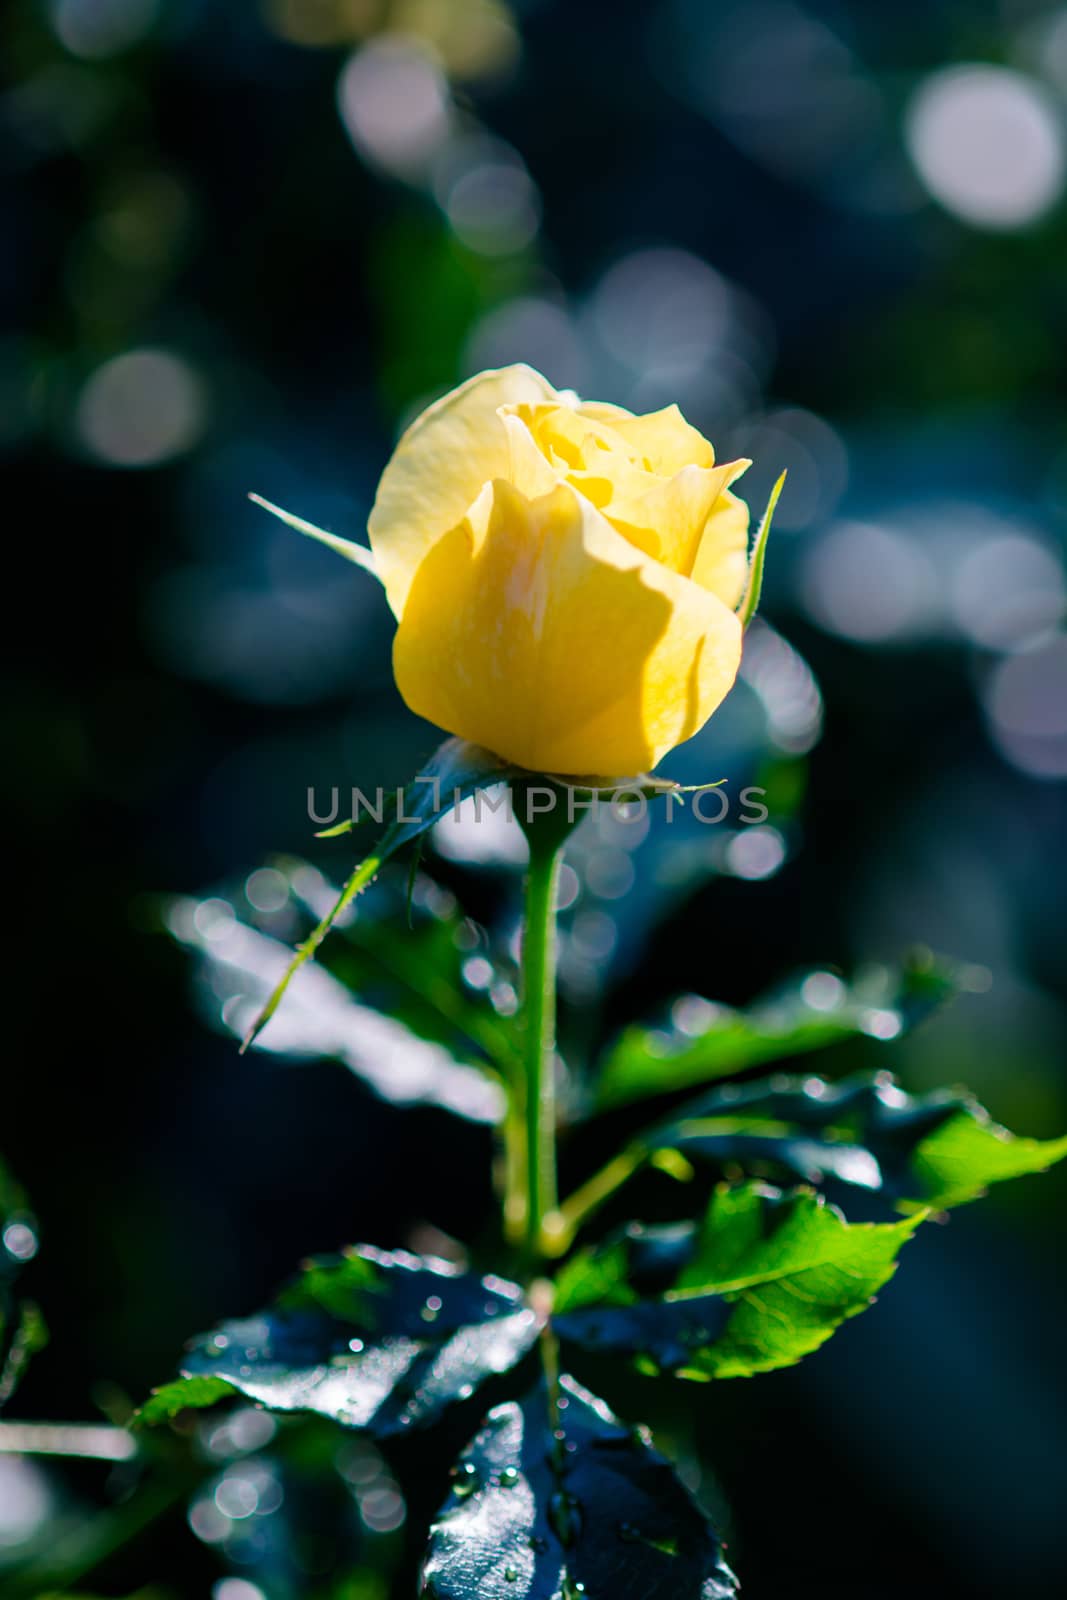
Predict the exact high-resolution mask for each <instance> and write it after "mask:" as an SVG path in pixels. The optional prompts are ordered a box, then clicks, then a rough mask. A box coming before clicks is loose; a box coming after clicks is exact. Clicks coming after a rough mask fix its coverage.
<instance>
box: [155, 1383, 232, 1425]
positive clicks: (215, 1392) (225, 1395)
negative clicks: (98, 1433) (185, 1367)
mask: <svg viewBox="0 0 1067 1600" xmlns="http://www.w3.org/2000/svg"><path fill="white" fill-rule="evenodd" d="M236 1394H237V1390H236V1389H235V1387H234V1386H233V1384H232V1383H227V1382H226V1381H225V1379H223V1378H176V1379H175V1380H174V1382H173V1383H165V1384H163V1385H162V1387H161V1388H159V1389H153V1390H152V1393H151V1395H150V1396H149V1398H148V1399H147V1400H146V1401H145V1403H144V1405H143V1406H141V1408H140V1409H139V1410H138V1412H137V1414H136V1416H135V1417H134V1419H133V1420H134V1424H135V1425H136V1426H141V1425H143V1426H145V1427H155V1426H156V1425H157V1424H159V1423H161V1422H173V1420H174V1418H175V1417H179V1416H181V1414H182V1412H183V1411H200V1410H202V1409H204V1408H205V1407H207V1406H217V1405H218V1404H219V1402H220V1401H221V1400H228V1399H233V1397H234V1396H235V1395H236Z"/></svg>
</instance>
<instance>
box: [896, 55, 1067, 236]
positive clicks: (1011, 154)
mask: <svg viewBox="0 0 1067 1600" xmlns="http://www.w3.org/2000/svg"><path fill="white" fill-rule="evenodd" d="M905 132H906V136H907V144H908V150H909V152H910V154H911V158H912V160H913V161H914V163H915V166H916V168H917V169H918V172H919V174H920V176H921V177H922V180H923V182H924V183H925V184H926V187H927V188H928V189H929V191H930V193H931V194H932V195H933V197H934V199H935V200H938V201H940V203H941V204H942V205H943V206H944V207H945V208H946V210H948V211H951V212H953V213H954V214H955V215H956V216H957V217H959V218H960V219H961V220H962V221H964V222H969V223H972V224H973V225H975V226H976V227H985V228H1019V227H1022V226H1024V225H1025V224H1027V223H1031V222H1035V221H1036V220H1037V219H1038V218H1040V217H1042V216H1044V215H1045V213H1046V212H1047V211H1049V210H1050V209H1051V208H1052V207H1053V206H1054V205H1055V204H1056V203H1057V201H1058V200H1059V198H1060V196H1061V194H1062V192H1063V181H1064V132H1063V116H1062V113H1061V111H1060V110H1059V108H1058V107H1057V106H1056V105H1054V104H1053V102H1052V101H1051V99H1050V97H1049V95H1048V93H1047V91H1046V90H1045V89H1044V88H1043V86H1042V85H1041V84H1040V83H1038V82H1037V81H1036V80H1035V79H1033V78H1030V77H1027V76H1026V75H1025V74H1024V73H1021V72H1016V71H1014V70H1012V69H1011V68H1008V67H995V66H983V65H978V64H968V65H961V66H955V67H947V68H944V69H942V70H941V71H939V72H935V73H932V74H931V75H930V77H928V78H927V79H926V80H925V81H924V82H923V83H922V84H921V86H920V87H919V89H918V90H917V91H916V93H915V95H914V96H913V98H912V100H911V102H910V103H909V106H908V109H907V116H906V120H905Z"/></svg>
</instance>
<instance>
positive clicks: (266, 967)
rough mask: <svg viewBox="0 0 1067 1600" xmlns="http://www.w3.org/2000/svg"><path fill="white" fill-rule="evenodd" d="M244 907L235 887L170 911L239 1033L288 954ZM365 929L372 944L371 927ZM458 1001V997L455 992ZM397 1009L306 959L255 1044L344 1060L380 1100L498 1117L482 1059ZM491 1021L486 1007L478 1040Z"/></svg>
mask: <svg viewBox="0 0 1067 1600" xmlns="http://www.w3.org/2000/svg"><path fill="white" fill-rule="evenodd" d="M289 871H290V873H291V874H292V877H293V879H296V878H299V877H302V876H305V875H306V876H308V877H310V878H312V879H313V880H314V885H315V888H314V893H315V896H316V901H317V903H318V897H319V896H320V895H327V896H328V895H329V894H330V893H331V890H330V886H329V885H328V884H327V882H326V880H325V879H323V878H322V877H321V876H320V874H318V873H317V872H314V871H313V870H312V869H310V868H307V869H297V868H295V867H294V866H293V865H292V864H291V863H290V867H289ZM246 911H247V908H245V907H244V906H243V905H242V903H241V901H240V898H239V897H238V896H234V898H233V900H232V901H226V900H220V898H219V897H218V896H211V897H210V898H209V899H207V900H205V901H196V900H191V899H179V900H175V901H173V902H172V903H171V904H170V905H169V906H168V908H167V913H166V923H167V927H168V929H169V931H170V933H171V934H172V936H173V937H174V938H175V939H177V940H179V941H180V942H181V943H182V944H183V945H185V946H186V947H187V948H189V949H192V950H194V951H195V952H196V953H197V955H198V956H199V957H200V962H201V967H200V978H201V980H202V981H201V984H200V986H199V987H200V989H201V992H202V994H203V998H204V1010H205V1014H206V1017H207V1019H208V1020H209V1021H210V1022H211V1024H212V1025H214V1026H216V1027H218V1026H220V1025H221V1026H222V1027H224V1028H227V1029H229V1030H230V1032H232V1033H233V1034H235V1035H236V1036H237V1037H238V1038H240V1037H241V1036H242V1035H243V1034H244V1033H245V1031H246V1028H247V1024H248V1019H249V1016H250V1015H254V1014H255V1011H256V1009H257V1008H258V999H257V997H258V996H259V995H261V994H262V993H263V992H264V990H265V989H268V988H269V987H270V986H271V985H272V984H274V983H276V981H277V979H278V975H279V974H280V973H282V972H284V971H285V969H286V966H287V965H288V963H289V951H288V949H287V947H286V946H285V945H284V944H282V943H281V942H280V941H279V940H278V939H275V938H272V937H271V936H270V935H269V934H267V933H265V932H261V931H260V930H259V929H258V928H255V927H251V926H249V925H248V924H247V923H246V922H244V921H242V920H241V918H242V916H243V915H245V914H246ZM367 937H368V941H369V942H370V943H373V932H372V931H368V935H367ZM342 967H343V963H342ZM432 987H433V989H434V990H435V991H436V988H437V987H439V985H438V984H437V982H436V980H435V981H434V984H433V985H432ZM430 989H431V982H430V977H429V974H428V975H427V990H428V991H429V990H430ZM460 1003H462V996H458V997H457V1004H460ZM428 1005H429V999H428V997H427V1006H428ZM397 1009H398V1010H400V1011H401V1012H402V1018H398V1017H395V1016H383V1015H382V1014H381V1013H380V1012H378V1011H376V1010H373V1009H372V1008H371V1007H369V1006H366V1005H362V1004H360V1002H359V1001H357V1000H356V999H354V998H353V996H352V995H351V993H350V992H349V990H348V988H347V987H346V986H345V984H344V983H343V982H341V981H339V979H338V978H336V977H334V976H333V975H332V973H330V972H329V971H327V970H326V968H325V967H324V966H322V965H320V964H319V963H318V962H314V963H310V964H309V965H308V966H307V967H305V968H304V970H303V971H301V972H299V973H297V974H296V977H295V981H294V982H293V984H292V987H291V989H290V991H289V995H288V997H287V1001H286V1004H285V1006H284V1008H283V1009H282V1011H281V1012H280V1013H279V1014H278V1015H277V1016H276V1017H275V1018H274V1020H273V1022H272V1023H271V1026H270V1029H269V1030H268V1031H267V1032H266V1033H265V1034H264V1035H263V1036H262V1038H261V1040H260V1044H259V1047H260V1048H262V1049H265V1050H269V1051H272V1052H277V1053H281V1054H284V1055H289V1056H296V1057H300V1056H303V1057H313V1058H321V1057H329V1058H333V1059H335V1060H338V1061H341V1062H343V1063H344V1065H345V1066H346V1067H347V1068H348V1069H349V1071H350V1072H352V1073H354V1074H355V1075H356V1076H357V1077H359V1078H360V1079H362V1081H363V1082H364V1083H366V1084H368V1085H369V1086H370V1088H372V1089H373V1090H374V1092H375V1093H376V1094H378V1095H380V1096H381V1098H382V1099H384V1100H389V1101H392V1102H393V1103H395V1104H398V1105H413V1104H429V1105H437V1106H442V1107H444V1108H445V1109H446V1110H448V1111H451V1112H454V1113H455V1114H456V1115H457V1116H462V1117H468V1118H470V1119H471V1120H472V1121H477V1122H488V1123H495V1122H498V1121H499V1120H500V1119H501V1117H502V1116H503V1112H504V1095H503V1091H502V1089H501V1086H500V1083H499V1081H497V1080H496V1078H495V1077H491V1076H490V1075H489V1069H488V1065H487V1063H486V1062H485V1061H477V1062H473V1061H467V1060H462V1059H460V1060H457V1059H456V1057H455V1056H454V1054H453V1053H452V1051H451V1050H450V1049H448V1048H446V1047H445V1046H443V1045H442V1044H440V1043H437V1042H434V1041H433V1040H432V1039H428V1038H420V1037H419V1036H418V1035H417V1034H416V1033H414V1032H413V1031H412V1030H411V1028H410V1027H409V1026H407V1023H408V1022H409V1021H411V1022H416V1021H419V1020H420V1017H421V1016H422V1014H421V1013H420V1014H413V1013H412V1012H411V1011H410V1009H405V1008H401V1007H398V1008H397ZM457 1020H458V1018H457ZM491 1020H492V1013H488V1015H487V1016H485V1019H484V1028H483V1034H482V1043H483V1047H484V1043H485V1042H486V1029H487V1028H488V1026H489V1024H490V1023H491ZM423 1031H424V1032H426V1031H428V1030H426V1029H423ZM456 1042H457V1045H459V1044H461V1043H462V1041H460V1040H457V1041H456Z"/></svg>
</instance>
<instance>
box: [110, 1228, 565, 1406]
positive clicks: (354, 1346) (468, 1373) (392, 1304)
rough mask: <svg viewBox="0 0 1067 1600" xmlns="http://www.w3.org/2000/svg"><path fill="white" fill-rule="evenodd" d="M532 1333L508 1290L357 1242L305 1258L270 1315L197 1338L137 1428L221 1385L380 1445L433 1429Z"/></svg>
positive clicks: (532, 1322)
mask: <svg viewBox="0 0 1067 1600" xmlns="http://www.w3.org/2000/svg"><path fill="white" fill-rule="evenodd" d="M539 1329H540V1324H539V1321H538V1317H537V1314H536V1313H535V1312H534V1311H533V1310H532V1309H531V1308H530V1307H529V1306H527V1305H526V1303H525V1301H524V1300H523V1296H522V1292H521V1290H520V1289H518V1288H517V1287H516V1286H515V1285H514V1284H511V1283H507V1282H505V1281H504V1280H503V1279H498V1278H479V1277H477V1276H475V1275H474V1274H473V1273H462V1272H459V1271H457V1270H456V1269H455V1268H453V1267H450V1266H449V1265H447V1264H446V1263H445V1262H442V1261H437V1260H435V1259H433V1258H432V1257H423V1256H412V1255H408V1254H407V1253H405V1252H402V1251H397V1252H393V1253H386V1252H384V1251H381V1250H376V1249H374V1248H373V1247H371V1246H369V1245H362V1246H360V1247H358V1249H354V1250H352V1251H350V1252H348V1253H346V1254H345V1255H344V1256H339V1257H334V1258H332V1259H329V1260H323V1261H312V1262H311V1263H309V1264H308V1266H307V1267H306V1268H305V1270H304V1272H303V1273H302V1274H301V1276H300V1277H299V1278H297V1279H296V1280H295V1281H294V1282H293V1283H292V1284H290V1285H289V1286H288V1288H287V1289H285V1290H284V1291H283V1292H282V1294H281V1295H280V1296H279V1297H278V1299H277V1301H276V1302H275V1303H274V1305H273V1306H271V1307H270V1308H269V1309H268V1310H266V1311H264V1312H261V1313H259V1314H258V1315H256V1316H253V1317H245V1318H240V1319H237V1320H234V1321H230V1322H224V1323H222V1324H221V1325H220V1326H219V1327H218V1328H217V1329H215V1330H214V1332H212V1333H211V1334H208V1335H206V1336H204V1337H203V1338H200V1339H197V1340H196V1341H194V1343H193V1344H192V1345H191V1346H190V1348H189V1350H188V1351H187V1353H186V1355H185V1357H184V1359H183V1361H182V1363H181V1372H182V1378H181V1379H180V1380H179V1381H178V1382H177V1383H172V1384H168V1385H166V1386H165V1387H164V1388H163V1389H162V1390H160V1391H158V1392H157V1393H156V1394H155V1395H154V1396H153V1397H152V1398H151V1399H150V1400H149V1401H148V1403H147V1405H146V1406H145V1407H144V1408H143V1410H142V1413H141V1420H142V1421H146V1422H157V1421H162V1420H164V1419H165V1418H166V1417H170V1416H173V1415H174V1414H175V1411H176V1410H178V1409H181V1408H182V1406H183V1405H184V1406H203V1405H212V1404H214V1403H215V1402H216V1401H217V1400H219V1399H220V1398H222V1397H223V1396H224V1394H225V1392H226V1389H225V1387H224V1388H222V1389H221V1390H220V1388H219V1385H220V1384H221V1385H223V1386H229V1388H230V1389H231V1390H233V1391H236V1392H238V1393H240V1394H243V1395H245V1396H247V1397H248V1398H249V1399H250V1400H255V1401H257V1402H259V1403H260V1404H261V1405H264V1406H266V1407H267V1408H268V1409H270V1410H272V1411H306V1412H315V1413H317V1414H319V1415H320V1416H324V1417H329V1418H330V1419H331V1420H332V1421H334V1422H339V1423H342V1424H343V1425H344V1426H346V1427H352V1428H366V1429H368V1430H370V1431H371V1432H372V1433H374V1434H376V1435H378V1436H380V1437H384V1436H387V1435H389V1434H395V1433H400V1432H403V1431H404V1430H406V1429H407V1428H410V1427H413V1426H418V1425H421V1424H425V1423H429V1422H432V1421H433V1420H434V1419H435V1418H436V1417H438V1416H439V1415H440V1414H441V1412H442V1411H443V1410H444V1409H445V1408H446V1407H447V1406H449V1405H451V1404H452V1403H453V1402H454V1401H457V1400H466V1399H468V1398H469V1397H470V1396H471V1395H472V1394H473V1393H474V1391H475V1390H476V1389H477V1388H478V1387H479V1386H480V1385H481V1384H482V1383H484V1382H485V1380H486V1379H487V1378H489V1377H491V1376H492V1375H494V1374H497V1373H501V1372H507V1371H509V1370H510V1369H511V1368H512V1367H513V1366H515V1365H516V1363H517V1362H519V1361H520V1360H521V1359H522V1357H523V1356H524V1355H525V1354H526V1353H527V1351H528V1350H530V1348H531V1347H532V1345H533V1344H534V1342H535V1340H536V1338H537V1336H538V1332H539Z"/></svg>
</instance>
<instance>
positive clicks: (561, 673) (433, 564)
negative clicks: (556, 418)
mask: <svg viewBox="0 0 1067 1600" xmlns="http://www.w3.org/2000/svg"><path fill="white" fill-rule="evenodd" d="M740 656H741V626H740V623H739V622H738V620H737V618H736V617H735V616H734V615H733V613H732V612H731V611H730V610H729V609H728V608H727V607H726V606H724V605H723V604H722V602H721V601H720V600H719V599H718V598H717V597H716V596H715V595H713V594H711V593H709V592H708V591H707V590H706V589H702V588H700V587H699V586H698V585H697V584H694V583H692V582H690V580H689V579H687V578H683V577H680V576H679V575H678V574H677V573H673V572H670V571H669V570H667V569H666V568H664V567H662V566H661V565H660V564H659V563H658V562H655V561H652V560H650V559H649V558H648V557H647V556H645V555H644V554H643V553H642V552H641V551H639V550H637V549H636V548H635V547H634V546H633V545H631V544H630V543H628V542H627V540H625V539H624V538H622V536H621V535H620V534H618V533H617V532H616V531H615V530H614V529H613V528H612V527H611V525H610V524H609V523H608V522H607V521H606V520H605V518H604V517H603V516H602V515H601V514H600V513H599V512H598V511H597V510H596V509H595V508H594V507H593V506H592V505H590V504H589V502H588V501H586V500H585V499H584V497H583V496H581V495H579V494H576V493H575V491H574V490H573V489H572V488H570V487H568V486H560V487H558V488H556V489H554V490H553V491H552V492H551V493H550V494H547V495H544V496H543V497H541V498H540V499H536V500H533V501H530V500H527V499H526V498H525V497H524V496H522V495H519V494H517V493H516V491H515V490H514V489H513V488H512V487H511V486H510V484H508V483H506V482H504V481H497V482H495V483H494V484H493V485H492V486H491V488H490V489H488V490H487V491H486V492H485V493H484V494H483V495H482V496H481V498H480V499H479V501H478V504H477V505H476V506H475V507H473V508H472V512H471V515H470V517H468V518H465V519H464V521H462V522H461V523H459V524H458V525H457V526H456V527H455V528H453V529H452V531H451V532H450V533H448V534H447V535H446V536H445V537H444V538H443V539H441V540H439V541H438V542H437V543H436V544H435V545H434V546H433V548H432V549H431V550H430V552H429V554H428V555H427V556H426V558H425V560H424V561H423V562H422V565H421V566H420V567H419V570H418V572H417V573H416V575H415V579H414V582H413V583H412V585H411V590H410V593H409V596H408V600H407V605H406V607H405V610H404V613H403V616H402V618H401V621H400V627H399V629H398V630H397V636H396V642H395V645H394V651H393V667H394V672H395V674H396V681H397V684H398V686H399V688H400V692H401V694H402V695H403V696H404V699H405V700H406V701H407V703H408V705H409V706H410V707H411V708H412V710H413V711H416V712H418V714H419V715H420V716H423V717H426V718H427V719H428V720H429V721H431V722H435V723H437V725H438V726H439V727H442V728H445V729H447V730H448V731H449V732H451V733H455V734H458V735H460V736H461V737H462V738H465V739H470V740H472V741H473V742H474V743H477V744H481V745H484V746H486V747H487V748H488V749H490V750H492V751H495V752H496V754H498V755H500V756H503V757H504V758H505V759H507V760H510V761H513V762H515V763H516V764H517V765H519V766H523V767H528V768H530V769H531V770H533V771H544V772H560V773H589V772H597V773H601V774H604V775H607V776H627V775H629V774H632V773H635V772H639V771H642V770H644V769H646V768H648V767H650V766H653V765H655V763H656V762H657V761H659V760H660V758H661V757H662V756H663V755H665V754H666V752H667V751H668V750H670V749H672V748H673V747H674V746H675V745H676V744H679V743H681V741H682V740H683V739H688V738H689V737H690V736H691V735H692V734H694V733H696V731H697V729H698V728H700V727H701V726H702V724H703V723H704V722H705V721H706V720H707V718H708V717H709V716H710V715H711V713H712V712H713V711H714V710H715V708H716V707H717V706H718V705H719V703H720V701H721V700H722V699H723V698H724V696H725V695H726V693H727V692H728V690H729V689H730V686H731V685H732V683H733V681H734V677H735V675H736V672H737V667H738V663H739V661H740Z"/></svg>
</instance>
